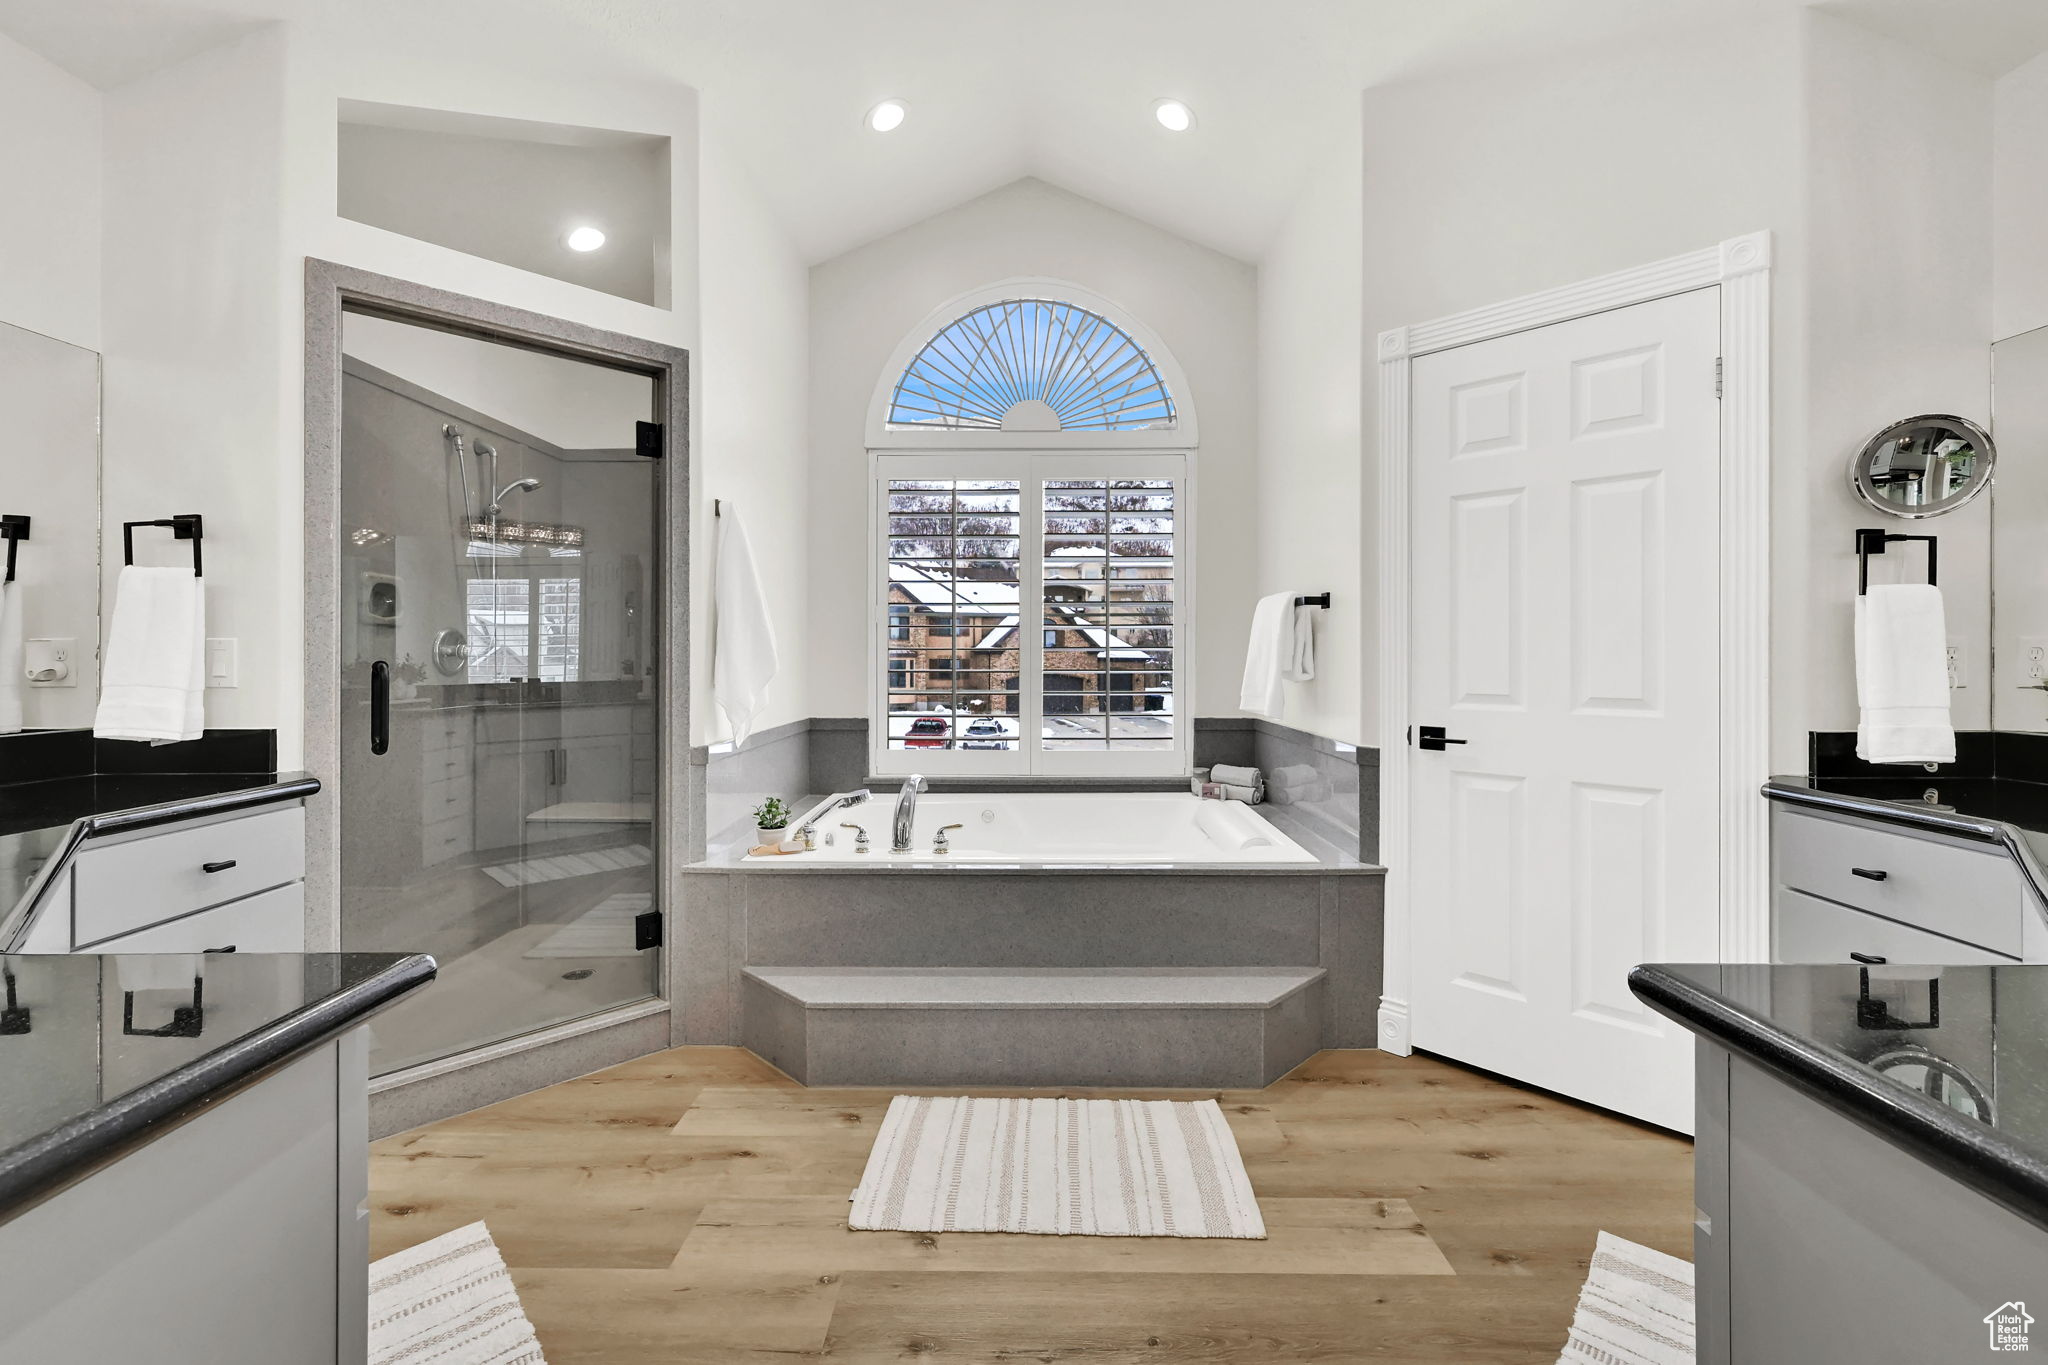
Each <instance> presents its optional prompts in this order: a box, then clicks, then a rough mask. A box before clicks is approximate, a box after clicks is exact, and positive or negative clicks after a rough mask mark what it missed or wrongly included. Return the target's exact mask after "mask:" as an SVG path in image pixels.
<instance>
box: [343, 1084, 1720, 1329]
mask: <svg viewBox="0 0 2048 1365" xmlns="http://www.w3.org/2000/svg"><path fill="white" fill-rule="evenodd" d="M892 1093H894V1092H892V1091H887V1090H826V1089H817V1090H807V1089H805V1088H804V1087H802V1086H800V1085H797V1084H796V1083H795V1082H793V1081H791V1080H790V1079H788V1078H787V1077H786V1076H783V1075H782V1074H781V1073H780V1072H778V1071H776V1070H774V1069H773V1068H772V1067H770V1066H768V1065H767V1064H766V1063H764V1062H762V1061H760V1060H759V1059H758V1058H756V1057H754V1056H753V1055H752V1054H751V1053H748V1052H745V1051H742V1050H740V1049H738V1048H677V1049H675V1050H673V1051H669V1052H662V1053H657V1054H655V1055H653V1056H651V1057H643V1058H641V1059H639V1060H638V1061H633V1062H628V1063H626V1064H625V1065H623V1066H617V1067H613V1068H612V1069H610V1070H608V1071H601V1072H598V1073H597V1074H595V1075H592V1076H586V1077H583V1078H581V1079H579V1080H574V1081H569V1082H566V1083H565V1084H562V1085H557V1086H553V1087H550V1088H549V1089H547V1090H542V1091H538V1092H536V1093H534V1094H531V1095H525V1096H521V1097H520V1098H518V1099H514V1100H508V1101H506V1102H505V1103H503V1104H499V1105H494V1106H492V1107H491V1108H489V1109H484V1110H479V1111H478V1112H476V1113H473V1114H465V1115H462V1116H460V1117H458V1118H453V1119H448V1120H446V1121H444V1122H441V1123H436V1124H432V1125H430V1126H428V1127H425V1128H420V1129H415V1130H414V1131H412V1132H410V1133H401V1134H399V1135H397V1136H395V1137H390V1138H386V1139H384V1140H383V1141H381V1142H379V1143H377V1144H375V1146H374V1148H373V1149H372V1158H371V1176H370V1185H371V1208H372V1217H371V1244H372V1245H371V1254H372V1255H376V1256H382V1255H385V1254H388V1253H390V1252H393V1251H397V1250H399V1249H401V1248H403V1247H407V1246H411V1245H412V1244H414V1243H416V1242H420V1241H424V1240H425V1239H427V1238H429V1237H432V1236H435V1235H436V1234H439V1233H442V1232H446V1231H448V1230H450V1229H451V1228H456V1227H460V1226H462V1225H463V1224H465V1223H470V1222H474V1221H476V1220H478V1219H482V1220H483V1221H485V1222H486V1223H487V1224H489V1226H490V1229H491V1234H492V1236H493V1237H495V1238H496V1239H497V1242H498V1245H499V1247H500V1248H501V1249H502V1250H503V1251H504V1253H505V1259H506V1262H507V1263H508V1264H509V1265H510V1266H511V1268H512V1276H513V1279H514V1281H515V1282H516V1283H517V1284H518V1286H519V1292H520V1296H521V1298H522V1299H523V1300H524V1301H525V1304H526V1309H527V1314H528V1316H529V1317H531V1318H532V1320H533V1324H534V1327H535V1329H536V1330H537V1331H538V1333H539V1335H540V1340H541V1345H542V1347H543V1348H544V1349H545V1350H546V1352H547V1357H548V1360H549V1362H550V1365H598V1363H600V1362H601V1363H602V1365H639V1363H640V1362H650V1363H651V1362H662V1363H663V1365H674V1363H676V1362H690V1363H691V1365H697V1363H699V1362H704V1363H717V1362H737V1361H749V1362H764V1361H768V1360H782V1361H787V1360H788V1359H790V1358H791V1357H796V1358H800V1359H801V1358H819V1359H827V1360H833V1361H851V1362H876V1361H904V1360H917V1361H922V1362H927V1363H930V1362H960V1361H974V1362H997V1361H1000V1362H1009V1363H1011V1365H1014V1363H1015V1362H1020V1361H1043V1362H1055V1361H1083V1362H1089V1363H1090V1365H1093V1363H1094V1362H1111V1363H1120V1362H1137V1361H1143V1362H1147V1363H1148V1365H1162V1363H1163V1362H1180V1361H1193V1362H1205V1363H1207V1362H1217V1363H1220V1362H1228V1363H1229V1365H1249V1363H1250V1362H1259V1363H1261V1365H1264V1363H1265V1362H1283V1361H1285V1362H1294V1361H1318V1362H1334V1361H1373V1362H1402V1361H1415V1362H1424V1361H1427V1362H1459V1365H1479V1363H1480V1362H1494V1361H1542V1362H1546V1365H1547V1362H1550V1361H1554V1360H1555V1359H1556V1358H1557V1352H1558V1350H1559V1349H1560V1348H1561V1347H1562V1345H1563V1343H1564V1338H1565V1329H1566V1327H1567V1325H1568V1324H1569V1323H1570V1321H1571V1311H1572V1304H1573V1302H1574V1301H1575V1300H1576V1298H1577V1295H1578V1288H1579V1284H1580V1282H1581V1281H1582V1280H1583V1279H1584V1277H1585V1272H1586V1261H1587V1258H1588V1257H1589V1256H1590V1255H1591V1253H1592V1248H1593V1237H1594V1233H1595V1232H1596V1231H1598V1230H1599V1229H1602V1228H1605V1229H1607V1230H1608V1231H1611V1232H1615V1233H1618V1234H1620V1235H1621V1236H1623V1237H1628V1238H1631V1239H1633V1240H1635V1241H1638V1242H1643V1243H1646V1244H1648V1245H1650V1246H1654V1247H1657V1248H1659V1249H1661V1250H1664V1251H1668V1252H1671V1253H1673V1254H1674V1255H1679V1256H1685V1257H1688V1258H1689V1257H1690V1256H1691V1246H1692V1222H1691V1220H1692V1203H1693V1201H1692V1148H1691V1145H1690V1144H1689V1143H1687V1142H1685V1141H1683V1140H1682V1139H1679V1138H1675V1137H1672V1136H1670V1135H1668V1134H1665V1133H1661V1132H1657V1131H1653V1130H1650V1129H1646V1128H1642V1127H1638V1126H1636V1125H1634V1124H1630V1123H1627V1122H1624V1121H1622V1120H1619V1119H1615V1118H1611V1117H1609V1116H1607V1115H1604V1114H1599V1113H1595V1112H1593V1111H1590V1110H1587V1109H1582V1108H1580V1107H1578V1106H1576V1105H1572V1104H1569V1103H1567V1102H1565V1101H1562V1100H1557V1099H1553V1098H1551V1097H1549V1096H1547V1095H1540V1094H1533V1093H1530V1092H1528V1091H1523V1090H1519V1089H1516V1088H1515V1087H1513V1086H1509V1085H1506V1084H1503V1083H1501V1082H1499V1081H1496V1080H1493V1079H1491V1078H1488V1077H1484V1076H1479V1075H1475V1074H1473V1073H1471V1072H1467V1071H1464V1070H1461V1069H1460V1068H1457V1067H1455V1066H1450V1065H1447V1064H1445V1063H1442V1062H1437V1061H1433V1060H1430V1059H1427V1058H1420V1057H1413V1058H1404V1057H1394V1056H1390V1055H1388V1054H1386V1053H1383V1052H1325V1053H1322V1054H1320V1055H1318V1056H1316V1057H1313V1058H1311V1059H1310V1060H1309V1061H1308V1062H1306V1063H1305V1064H1303V1065H1302V1066H1301V1067H1299V1068H1298V1069H1296V1070H1295V1071H1294V1072H1293V1073H1291V1074H1290V1075H1288V1076H1287V1077H1286V1078H1285V1079H1283V1080H1281V1081H1279V1082H1278V1083H1277V1084H1274V1085H1271V1086H1268V1087H1267V1088H1266V1089H1264V1090H1244V1091H1223V1092H1221V1093H1216V1092H1206V1093H1214V1094H1215V1095H1216V1098H1217V1099H1218V1100H1219V1101H1220V1102H1221V1103H1222V1105H1223V1108H1224V1112H1225V1113H1226V1114H1227V1115H1228V1116H1229V1119H1230V1124H1231V1127H1232V1129H1233V1131H1234V1132H1235V1133H1236V1135H1237V1139H1238V1143H1239V1145H1240V1147H1241V1148H1242V1150H1243V1152H1244V1158H1245V1166H1246V1168H1247V1170H1248V1171H1249V1172H1250V1174H1251V1179H1252V1185H1253V1188H1254V1189H1255V1190H1256V1191H1257V1193H1258V1196H1259V1204H1260V1208H1261V1209H1262V1210H1263V1212H1264V1214H1265V1218H1266V1222H1267V1225H1268V1232H1269V1237H1268V1240H1266V1241H1263V1242H1238V1241H1186V1240H1170V1239H1154V1238H1145V1239H1135V1238H1115V1237H1025V1236H997V1235H990V1234H981V1233H955V1234H950V1235H944V1236H939V1235H932V1234H926V1233H883V1232H852V1231H850V1230H848V1228H847V1226H846V1213H847V1196H848V1195H849V1194H851V1193H852V1191H853V1187H854V1185H855V1184H856V1183H858V1181H859V1179H860V1174H861V1169H862V1167H863V1166H864V1165H865V1164H866V1161H867V1154H868V1147H869V1144H870V1142H871V1141H872V1138H873V1134H874V1132H875V1129H876V1126H877V1125H878V1124H879V1123H880V1121H881V1118H882V1114H883V1111H884V1110H885V1109H886V1108H887V1107H888V1101H889V1096H890V1095H891V1094H892ZM932 1093H948V1094H958V1093H962V1092H961V1091H960V1090H958V1089H957V1088H954V1089H950V1090H945V1091H934V1092H932ZM970 1093H1017V1092H1014V1091H1005V1092H994V1091H990V1092H970ZM1044 1093H1069V1094H1098V1093H1100V1094H1107V1093H1111V1092H1094V1091H1078V1090H1077V1091H1066V1092H1044ZM1114 1093H1117V1094H1125V1095H1130V1094H1136V1095H1140V1096H1144V1097H1156V1098H1183V1099H1184V1098H1190V1097H1192V1095H1193V1093H1194V1092H1188V1091H1141V1092H1131V1091H1118V1092H1114Z"/></svg>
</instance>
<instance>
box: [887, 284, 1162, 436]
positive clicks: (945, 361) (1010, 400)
mask: <svg viewBox="0 0 2048 1365" xmlns="http://www.w3.org/2000/svg"><path fill="white" fill-rule="evenodd" d="M1173 427H1174V408H1173V395H1172V394H1171V393H1170V392H1168V391H1167V387H1166V384H1165V382H1164V381H1163V380H1161V379H1160V377H1159V369H1158V367H1157V366H1155V365H1154V364H1153V363H1152V358H1151V357H1150V356H1148V355H1146V354H1145V350H1144V348H1143V347H1141V346H1140V345H1139V344H1138V343H1137V342H1136V341H1135V340H1133V339H1132V338H1131V336H1130V334H1129V333H1127V332H1125V331H1124V330H1123V329H1122V328H1121V327H1118V326H1117V325H1116V324H1115V323H1113V322H1111V321H1110V320H1109V319H1108V318H1105V317H1103V316H1102V315H1101V314H1100V313H1094V312H1090V311H1089V310H1088V309H1086V308H1082V307H1079V306H1077V305H1075V304H1072V303H1064V302H1060V301H1058V300H1055V299H1005V300H1002V301H1001V302H998V303H989V304H983V305H982V306H981V307H979V308H976V309H974V310H973V311H972V312H969V313H967V314H965V315H964V316H962V317H960V318H959V319H957V320H956V321H955V322H953V324H952V325H951V326H949V327H947V328H946V329H945V330H943V331H941V332H940V333H939V334H938V335H937V336H935V337H933V338H932V339H931V340H930V341H929V342H927V343H926V344H925V347H924V349H923V350H921V351H919V352H918V353H917V355H916V357H915V358H914V359H912V360H911V362H910V364H909V365H908V366H907V367H906V368H905V369H904V371H903V376H902V378H901V379H899V380H897V382H896V391H895V393H894V395H893V396H892V398H891V400H890V404H889V428H890V429H891V430H892V431H917V430H934V429H936V430H949V431H962V430H981V431H1163V430H1167V431H1170V430H1172V429H1173Z"/></svg>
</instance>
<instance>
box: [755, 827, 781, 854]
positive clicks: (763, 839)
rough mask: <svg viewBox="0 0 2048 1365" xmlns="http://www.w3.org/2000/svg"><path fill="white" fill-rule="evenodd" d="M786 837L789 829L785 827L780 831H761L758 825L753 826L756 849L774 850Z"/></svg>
mask: <svg viewBox="0 0 2048 1365" xmlns="http://www.w3.org/2000/svg"><path fill="white" fill-rule="evenodd" d="M788 835H789V827H788V826H786V825H785V826H783V827H782V828H780V829H763V828H762V827H761V826H759V825H756V826H754V837H755V839H756V840H757V843H756V845H755V846H756V847H763V846H765V847H768V848H775V847H776V846H778V845H779V844H781V843H782V841H783V839H785V838H786V837H788Z"/></svg>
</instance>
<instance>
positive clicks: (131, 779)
mask: <svg viewBox="0 0 2048 1365" xmlns="http://www.w3.org/2000/svg"><path fill="white" fill-rule="evenodd" d="M319 790H320V781H319V779H318V778H316V777H313V776H311V775H310V774H307V773H125V774H121V773H102V774H100V775H98V776H94V777H60V778H52V779H50V780H49V781H45V782H16V783H10V784H7V785H4V786H0V947H5V946H8V945H10V944H12V943H14V942H15V941H16V940H17V939H18V936H19V933H20V931H21V930H22V928H23V927H24V926H22V925H20V924H18V923H16V922H15V920H16V912H17V911H18V909H19V907H21V906H22V905H23V904H24V903H25V902H26V900H27V899H28V896H29V893H30V892H31V891H32V890H33V889H34V888H35V887H36V886H37V885H38V884H39V883H40V882H41V880H42V879H43V876H44V875H45V871H46V869H47V868H50V867H52V866H54V865H56V864H58V863H61V862H62V861H63V860H64V859H65V858H66V857H68V856H69V855H70V854H71V852H72V851H73V850H74V849H76V848H77V846H78V845H79V844H80V843H82V842H83V841H85V840H87V839H90V838H93V837H95V836H98V835H106V834H116V833H120V832H122V831H125V830H134V829H147V828H149V827H150V826H152V825H167V824H172V823H175V822H176V821H179V820H192V819H196V818H198V817H200V816H205V815H217V814H221V813H223V812H227V811H233V810H243V809H247V808H250V807H254V806H262V805H269V804H271V803H273V802H278V801H296V800H302V799H304V798H305V797H308V796H312V795H314V794H315V793H317V792H318V791H319Z"/></svg>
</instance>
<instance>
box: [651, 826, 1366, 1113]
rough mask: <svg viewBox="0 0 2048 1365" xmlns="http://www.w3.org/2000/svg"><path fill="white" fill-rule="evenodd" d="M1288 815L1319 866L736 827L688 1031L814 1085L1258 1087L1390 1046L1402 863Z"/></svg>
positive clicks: (683, 951)
mask: <svg viewBox="0 0 2048 1365" xmlns="http://www.w3.org/2000/svg"><path fill="white" fill-rule="evenodd" d="M1272 814H1273V815H1274V816H1275V817H1276V823H1283V822H1285V821H1286V819H1287V817H1286V816H1285V815H1284V814H1283V813H1281V812H1279V811H1274V812H1272ZM1287 832H1288V833H1289V834H1290V836H1291V837H1295V838H1296V839H1297V841H1298V842H1301V843H1302V844H1303V845H1304V847H1307V848H1310V849H1312V850H1313V851H1314V852H1316V853H1317V854H1318V855H1319V856H1318V861H1315V862H1310V863H1294V864H1279V865H1271V866H1265V867H1247V866H1238V865H1230V864H1208V865H1199V866H1163V867H1161V866H1124V867H1115V866H1096V867H1090V866H1052V867H1044V868H1036V869H1031V870H1018V869H1015V868H1005V867H1002V866H995V865H987V864H982V865H975V864H969V863H954V864H944V863H939V862H937V861H934V860H922V861H919V862H916V863H913V864H910V865H908V866H905V865H904V864H902V863H900V862H899V863H896V864H894V865H892V864H890V863H889V862H888V860H887V855H883V856H882V858H881V859H880V860H878V861H877V863H876V864H874V865H872V866H868V867H848V866H839V865H829V864H806V863H805V862H804V860H803V859H802V857H801V856H798V857H792V858H788V859H782V860H777V861H775V862H772V863H743V862H740V861H738V859H739V855H740V854H741V853H742V852H743V848H742V847H740V846H738V845H737V844H727V845H725V846H723V847H721V848H719V849H717V850H715V851H714V854H713V857H712V858H711V859H710V860H708V861H706V862H705V863H702V864H699V865H697V866H695V867H692V868H689V869H687V873H686V876H685V881H686V882H687V883H688V886H689V893H688V895H687V897H686V901H685V904H684V906H683V907H682V913H681V915H680V917H679V920H680V922H679V924H678V925H677V934H678V938H679V943H678V948H679V951H678V953H677V959H678V962H679V965H680V970H681V975H682V979H681V981H680V982H679V983H678V990H677V1000H678V1011H679V1016H680V1018H679V1024H680V1032H681V1036H682V1038H683V1040H684V1041H686V1042H691V1043H744V1044H745V1045H747V1046H748V1047H750V1048H752V1049H754V1050H755V1051H756V1052H759V1053H761V1054H762V1055H763V1056H766V1057H768V1058H769V1060H771V1061H773V1062H775V1063H776V1064H777V1065H778V1066H781V1067H782V1068H783V1069H784V1070H787V1071H789V1072H790V1073H791V1074H792V1075H795V1076H797V1077H798V1078H799V1079H801V1080H804V1081H806V1082H807V1083H809V1084H918V1083H929V1084H955V1083H957V1084H972V1083H976V1082H981V1083H988V1084H1016V1085H1029V1084H1036V1085H1071V1084H1083V1083H1095V1084H1126V1085H1141V1084H1143V1085H1166V1084H1176V1085H1195V1086H1206V1085H1237V1084H1248V1083H1252V1082H1251V1081H1250V1080H1248V1079H1247V1078H1250V1077H1262V1078H1263V1079H1264V1080H1270V1079H1271V1078H1272V1077H1273V1076H1275V1075H1278V1074H1280V1073H1282V1072H1284V1071H1285V1070H1286V1069H1287V1068H1288V1067H1290V1066H1292V1065H1294V1064H1295V1063H1298V1062H1299V1061H1301V1060H1302V1058H1304V1057H1306V1056H1307V1055H1308V1054H1309V1053H1310V1052H1313V1051H1314V1050H1315V1049H1317V1048H1318V1047H1370V1046H1372V1045H1373V1041H1374V1022H1375V1011H1376V1009H1377V1007H1378V1002H1379V992H1380V981H1381V956H1380V954H1381V927H1382V903H1383V901H1382V893H1383V881H1382V874H1381V870H1380V869H1378V868H1374V867H1368V866H1366V865H1364V864H1361V863H1359V862H1358V861H1357V860H1356V859H1347V858H1345V857H1343V856H1342V854H1341V853H1339V852H1338V851H1337V850H1335V849H1333V848H1332V847H1331V846H1330V845H1329V844H1328V843H1327V842H1326V841H1323V840H1320V839H1317V838H1316V837H1315V836H1314V835H1313V834H1311V833H1309V832H1308V831H1307V830H1306V829H1302V828H1300V826H1299V824H1298V822H1297V823H1296V824H1295V827H1294V828H1290V829H1288V831H1287ZM1275 1068H1277V1070H1276V1069H1275ZM1259 1083H1263V1080H1261V1081H1260V1082H1259Z"/></svg>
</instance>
